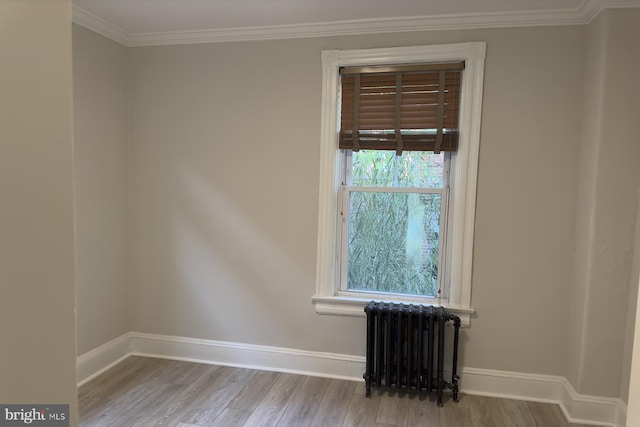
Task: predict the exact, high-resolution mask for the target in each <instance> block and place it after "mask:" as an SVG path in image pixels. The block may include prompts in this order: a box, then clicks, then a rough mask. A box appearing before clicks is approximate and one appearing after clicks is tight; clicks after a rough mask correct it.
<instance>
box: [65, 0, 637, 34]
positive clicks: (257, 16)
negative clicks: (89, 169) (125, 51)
mask: <svg viewBox="0 0 640 427" xmlns="http://www.w3.org/2000/svg"><path fill="white" fill-rule="evenodd" d="M72 3H73V18H74V22H76V23H79V24H80V25H83V26H85V27H88V28H90V29H92V30H94V31H97V32H99V33H101V34H103V35H105V36H107V37H110V38H112V39H114V40H116V41H119V42H121V43H123V44H125V45H143V44H172V43H188V42H198V41H233V40H253V39H267V38H271V39H273V38H291V37H308V36H321V35H335V34H356V33H360V34H362V33H367V32H369V33H371V32H385V31H386V32H390V31H408V30H416V29H417V30H424V29H443V28H477V27H488V26H523V25H551V24H579V23H584V22H588V21H589V20H590V19H592V18H593V16H595V15H596V14H597V13H599V12H600V10H602V9H603V8H605V7H620V6H625V7H626V6H627V5H632V6H638V5H640V0H392V1H389V0H72Z"/></svg>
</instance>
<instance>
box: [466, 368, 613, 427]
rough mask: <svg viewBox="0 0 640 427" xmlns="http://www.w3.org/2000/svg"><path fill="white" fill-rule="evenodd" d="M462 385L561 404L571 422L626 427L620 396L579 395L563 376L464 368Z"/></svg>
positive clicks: (472, 390)
mask: <svg viewBox="0 0 640 427" xmlns="http://www.w3.org/2000/svg"><path fill="white" fill-rule="evenodd" d="M460 386H461V391H462V392H464V393H468V394H476V395H482V396H495V397H502V398H507V399H518V400H529V401H534V402H546V403H557V404H559V405H560V408H562V412H564V414H565V416H566V417H567V419H568V420H569V422H571V423H577V424H589V425H594V426H615V427H624V419H625V418H626V405H624V403H623V402H622V400H620V399H619V398H610V397H600V396H589V395H583V394H578V393H577V392H576V391H575V390H574V388H573V386H572V385H571V383H569V381H568V380H567V379H566V378H564V377H560V376H553V375H539V374H525V373H520V372H509V371H497V370H493V369H478V368H463V369H462V375H461V380H460Z"/></svg>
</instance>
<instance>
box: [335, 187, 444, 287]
mask: <svg viewBox="0 0 640 427" xmlns="http://www.w3.org/2000/svg"><path fill="white" fill-rule="evenodd" d="M441 205H442V195H441V194H425V193H383V192H359V191H352V192H351V193H350V206H351V209H350V213H349V216H350V218H349V235H348V238H349V253H348V258H347V289H348V290H352V291H357V290H362V291H374V292H393V293H403V294H413V295H423V296H432V297H433V296H436V295H437V292H438V258H439V234H440V212H441V209H440V208H441Z"/></svg>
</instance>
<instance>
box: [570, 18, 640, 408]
mask: <svg viewBox="0 0 640 427" xmlns="http://www.w3.org/2000/svg"><path fill="white" fill-rule="evenodd" d="M592 27H593V28H590V29H589V36H590V38H591V43H590V45H589V46H590V50H589V53H588V58H589V59H588V61H587V64H588V67H587V68H588V69H589V70H591V71H592V72H590V73H589V74H588V77H587V80H586V85H585V93H586V96H585V101H586V102H585V111H586V114H585V121H584V126H583V140H584V144H583V146H582V152H581V158H582V162H581V169H580V170H581V173H580V177H581V179H580V180H579V182H580V190H579V192H578V195H579V202H578V207H579V208H578V210H577V222H576V224H577V227H578V228H577V236H578V238H577V240H576V254H578V256H577V257H576V260H577V263H576V266H575V271H576V274H575V281H574V289H575V294H576V296H577V298H576V300H577V301H581V302H583V303H582V304H576V306H575V307H574V310H573V312H572V315H571V321H572V325H579V326H578V328H577V329H575V330H574V331H573V332H575V335H573V334H572V336H573V340H572V342H571V346H570V347H569V348H570V356H569V359H570V360H574V361H576V362H575V364H574V365H573V366H572V368H571V370H570V376H569V379H570V380H571V381H572V383H573V384H574V386H575V387H576V390H577V391H578V392H580V393H584V394H599V395H605V396H618V395H622V397H623V398H626V392H624V393H621V390H622V389H624V388H625V387H621V384H627V383H628V378H622V374H623V371H624V370H622V369H619V368H618V369H615V370H612V369H607V368H606V367H608V366H616V367H620V366H622V365H623V360H624V359H625V356H624V348H625V336H626V334H625V332H626V327H625V325H627V311H628V305H629V304H628V298H629V295H630V286H631V283H632V277H631V271H632V268H631V266H632V259H633V238H634V227H635V218H636V203H637V190H638V187H639V186H640V169H639V168H638V167H637V159H638V158H640V144H638V135H639V134H640V123H638V120H637V114H638V111H640V101H639V99H640V83H639V82H638V81H637V78H636V74H637V73H635V72H634V70H637V69H638V67H640V56H638V55H637V52H638V51H640V42H639V40H640V10H637V9H631V10H615V11H607V12H604V13H603V14H601V15H600V16H599V17H598V19H597V20H596V21H595V22H594V23H592ZM589 64H590V65H589ZM634 286H635V285H634ZM634 292H635V291H634ZM631 294H632V295H635V293H633V292H632V293H631ZM576 307H577V309H576Z"/></svg>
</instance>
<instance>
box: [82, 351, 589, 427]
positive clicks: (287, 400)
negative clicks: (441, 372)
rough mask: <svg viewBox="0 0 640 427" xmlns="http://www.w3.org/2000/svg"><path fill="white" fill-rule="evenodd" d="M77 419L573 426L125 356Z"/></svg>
mask: <svg viewBox="0 0 640 427" xmlns="http://www.w3.org/2000/svg"><path fill="white" fill-rule="evenodd" d="M78 393H79V401H80V426H86V427H88V426H96V427H106V426H113V427H129V426H136V427H138V426H139V427H148V426H176V427H214V426H216V427H217V426H220V427H258V426H265V427H267V426H268V427H273V426H286V427H289V426H311V427H337V426H344V427H356V426H362V427H387V426H401V427H513V426H518V427H579V426H578V425H577V424H569V423H568V422H567V421H566V419H565V417H564V415H563V414H562V411H561V410H560V407H559V406H558V405H552V404H544V403H534V402H524V401H517V400H507V399H496V398H492V397H479V396H469V395H461V396H460V402H459V403H455V402H453V401H451V400H448V396H446V395H445V406H444V407H443V408H438V407H437V405H436V402H435V400H434V398H433V396H427V395H418V394H415V393H404V392H399V393H396V392H388V391H378V390H374V391H372V393H371V394H372V395H371V397H369V398H368V397H365V390H364V381H363V382H362V383H358V382H352V381H342V380H334V379H327V378H317V377H308V376H303V375H293V374H285V373H276V372H267V371H256V370H251V369H241V368H230V367H225V366H214V365H206V364H200V363H191V362H181V361H175V360H164V359H154V358H145V357H135V356H132V357H129V358H127V359H125V360H124V361H123V362H121V363H119V364H118V365H116V366H114V367H113V368H111V369H109V370H108V371H106V372H104V373H103V374H101V375H99V376H98V377H96V378H94V379H93V380H91V381H89V382H88V383H86V384H85V385H83V386H82V387H80V389H79V392H78Z"/></svg>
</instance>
